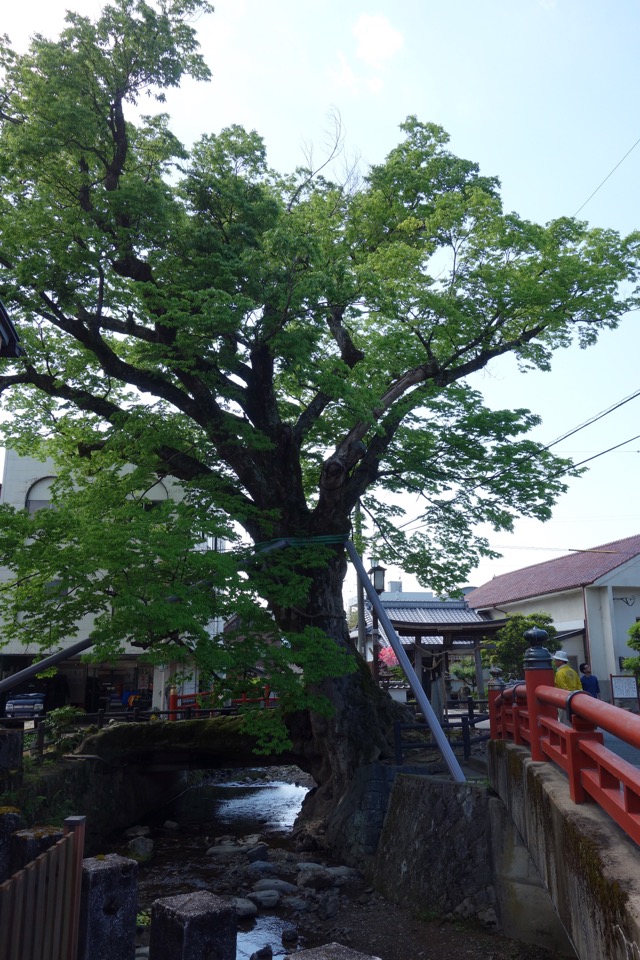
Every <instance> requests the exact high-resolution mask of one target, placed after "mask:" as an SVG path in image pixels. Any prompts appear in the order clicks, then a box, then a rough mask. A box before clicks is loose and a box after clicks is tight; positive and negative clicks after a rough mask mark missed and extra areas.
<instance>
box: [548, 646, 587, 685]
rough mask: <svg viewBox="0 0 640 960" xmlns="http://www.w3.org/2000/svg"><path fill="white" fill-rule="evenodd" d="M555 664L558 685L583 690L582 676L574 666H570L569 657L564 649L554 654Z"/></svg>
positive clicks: (556, 683)
mask: <svg viewBox="0 0 640 960" xmlns="http://www.w3.org/2000/svg"><path fill="white" fill-rule="evenodd" d="M553 666H554V667H555V671H556V678H555V685H556V687H560V689H561V690H582V684H581V683H580V677H579V676H578V674H577V673H576V672H575V670H574V669H573V667H570V666H569V657H568V656H567V654H566V653H565V651H564V650H556V652H555V653H554V654H553Z"/></svg>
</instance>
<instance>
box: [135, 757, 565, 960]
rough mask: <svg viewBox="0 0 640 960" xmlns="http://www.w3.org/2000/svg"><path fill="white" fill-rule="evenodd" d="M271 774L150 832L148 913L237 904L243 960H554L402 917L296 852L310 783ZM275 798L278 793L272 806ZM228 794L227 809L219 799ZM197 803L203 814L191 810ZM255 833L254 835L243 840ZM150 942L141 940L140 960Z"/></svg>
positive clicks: (463, 926)
mask: <svg viewBox="0 0 640 960" xmlns="http://www.w3.org/2000/svg"><path fill="white" fill-rule="evenodd" d="M273 773H274V771H273V770H269V771H268V778H267V776H266V775H265V774H266V771H265V772H261V771H259V770H252V771H243V772H242V774H241V773H240V771H233V777H234V779H233V781H232V782H231V783H228V782H227V783H225V776H228V774H225V773H224V772H218V773H217V774H216V775H215V778H214V779H215V781H216V783H215V784H210V786H208V787H205V788H204V789H198V790H197V791H194V793H193V796H192V797H190V798H189V797H187V798H186V799H187V800H188V803H187V804H186V805H183V808H182V810H183V813H182V814H181V812H180V804H178V806H177V807H175V808H174V809H173V810H171V811H169V813H168V816H170V817H171V818H172V819H168V820H165V821H163V822H162V823H161V822H159V821H158V822H156V823H155V824H151V825H150V827H149V835H150V837H151V838H152V839H153V842H154V855H153V858H152V860H151V861H149V862H148V863H146V864H141V867H140V875H139V908H140V911H141V912H144V911H148V910H149V909H150V907H151V904H152V902H153V901H154V900H155V899H157V898H158V897H162V896H172V895H174V894H177V893H187V892H191V891H196V890H203V889H206V890H208V891H210V892H212V893H215V894H217V895H219V896H223V897H228V898H231V899H233V900H234V902H235V903H236V905H237V909H238V912H239V914H240V920H239V924H240V935H239V938H238V954H237V957H238V960H249V958H250V957H251V956H252V954H253V953H255V952H256V951H258V950H261V949H262V948H263V947H267V948H270V950H271V955H272V956H274V957H278V956H286V955H291V954H295V952H296V950H297V949H300V948H301V947H312V946H319V945H321V944H324V943H329V942H333V941H337V942H339V943H342V944H345V945H347V946H350V947H352V948H353V949H355V950H359V951H361V952H362V953H365V954H370V955H374V956H376V957H379V958H380V960H436V958H437V960H441V958H442V957H443V956H455V957H456V960H458V958H463V960H549V957H550V955H549V954H548V953H547V952H546V951H544V950H540V949H537V948H533V947H528V946H526V945H524V944H520V943H517V942H516V941H513V940H509V939H506V938H504V937H501V936H498V935H496V934H493V933H491V932H489V931H488V930H486V929H482V928H481V927H479V926H477V925H475V924H471V923H469V922H466V921H464V920H462V919H450V920H446V921H443V920H441V919H439V918H436V917H435V916H433V915H430V913H429V909H428V905H425V907H424V909H423V910H421V911H413V912H412V911H409V910H406V909H403V907H401V906H398V905H396V904H393V903H391V902H389V901H388V900H386V899H385V898H384V897H382V896H380V895H379V894H378V893H377V892H376V891H374V890H373V889H372V887H371V886H370V885H369V884H368V883H367V881H366V880H365V879H364V878H363V877H362V876H361V875H360V874H359V873H358V872H357V871H355V870H352V869H349V868H347V867H345V866H343V865H341V864H339V863H337V862H335V861H333V860H329V859H328V858H326V857H324V856H323V855H322V853H321V852H319V851H318V850H313V851H309V850H308V849H307V850H301V849H296V844H295V839H292V836H291V833H290V825H291V823H292V822H293V817H294V816H295V810H294V807H295V805H296V804H297V805H299V802H300V799H301V795H302V794H303V793H304V786H303V785H302V784H301V783H300V780H301V778H304V775H303V774H301V773H300V771H295V770H291V768H289V769H283V770H278V772H277V775H278V781H279V783H280V784H281V786H280V787H275V786H274V784H273V782H272V781H271V779H270V778H271V776H272V775H273ZM305 786H306V784H305ZM274 790H279V791H280V793H279V794H277V793H275V792H273V798H272V799H270V792H272V791H274ZM216 791H218V793H216ZM296 791H300V792H299V793H298V794H297V795H296ZM226 792H228V794H229V799H228V800H224V799H223V800H219V799H214V798H215V797H216V796H218V794H219V793H221V795H222V796H223V797H224V795H225V793H226ZM191 803H197V804H198V805H200V807H201V809H199V810H193V809H190V808H189V804H191ZM212 804H213V805H215V811H214V814H213V815H214V816H215V820H213V819H212V820H211V821H210V822H209V823H206V822H202V823H199V822H198V820H197V818H198V817H199V816H200V815H201V813H202V809H205V808H207V806H208V805H209V806H211V805H212ZM291 804H293V807H292V806H291ZM234 809H235V811H236V812H235V814H234V813H231V814H230V811H232V810H234ZM278 810H279V812H278ZM287 810H288V811H289V812H288V813H287V812H286V811H287ZM209 816H212V814H209ZM274 817H275V820H274ZM214 824H215V832H212V828H214ZM251 825H252V832H251V833H243V832H242V830H243V829H246V828H247V827H250V826H251ZM261 828H262V829H261ZM238 831H240V832H238ZM118 852H120V853H125V854H126V849H125V848H121V849H120V850H118ZM145 941H146V933H145V931H144V930H142V931H141V932H140V935H139V943H138V946H139V948H140V951H139V957H140V960H142V957H143V956H144V953H143V950H144V945H145ZM268 955H269V951H268V950H267V952H266V953H265V956H268Z"/></svg>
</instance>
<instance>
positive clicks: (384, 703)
mask: <svg viewBox="0 0 640 960" xmlns="http://www.w3.org/2000/svg"><path fill="white" fill-rule="evenodd" d="M344 569H345V559H344V553H343V550H342V548H341V547H340V548H338V549H337V550H336V555H335V561H334V562H332V563H330V564H329V565H328V567H327V569H326V570H323V571H322V572H321V573H320V575H318V573H317V571H316V576H315V579H314V583H313V586H312V590H311V595H310V597H309V602H308V604H307V608H306V611H305V613H304V614H302V615H300V614H298V615H296V614H295V613H294V614H293V615H292V613H291V611H286V614H285V611H279V616H278V617H277V619H278V622H279V625H280V626H281V627H282V628H283V630H284V632H285V633H286V630H287V628H290V629H293V630H300V629H302V628H303V627H304V625H305V623H307V624H308V623H309V622H310V620H309V618H311V617H313V618H314V619H313V620H312V622H313V625H314V626H316V627H319V628H320V629H322V630H323V631H324V632H325V633H326V634H327V635H328V636H329V637H331V638H332V639H333V640H334V642H335V643H336V644H337V645H338V646H339V647H341V648H343V649H347V650H348V651H349V653H350V655H351V656H352V657H353V658H354V662H355V664H356V669H355V670H354V672H352V673H348V674H346V675H344V676H340V677H329V678H327V679H325V680H324V681H323V682H322V683H321V684H320V685H319V687H318V688H317V689H318V692H319V693H322V694H323V695H324V696H325V697H326V698H327V699H328V700H329V702H330V703H331V705H332V708H333V713H332V715H331V716H329V717H326V716H321V715H318V714H316V713H313V712H306V713H304V714H297V715H295V716H294V717H292V718H291V720H290V723H289V730H290V735H291V738H292V742H293V751H294V753H295V754H297V755H298V756H299V757H300V766H301V767H303V768H304V769H305V770H307V771H308V772H309V773H311V775H312V776H313V778H314V780H315V781H316V783H317V784H318V789H317V790H316V791H315V792H314V793H313V794H312V795H311V796H310V797H309V798H308V800H307V802H306V803H305V806H304V809H303V813H302V820H303V821H306V822H309V821H319V820H325V819H326V817H327V816H328V815H329V814H330V813H331V812H332V810H333V809H334V808H335V807H336V806H337V804H338V803H339V802H340V800H341V799H342V797H343V796H344V794H345V792H346V791H347V789H348V787H349V784H350V782H351V779H352V777H353V774H354V772H355V770H356V769H357V768H358V767H359V766H361V765H363V764H367V763H372V762H373V761H375V760H378V759H380V758H381V757H390V756H392V743H393V739H392V734H393V721H394V719H397V718H398V716H399V715H400V714H401V713H402V708H400V707H399V705H398V704H396V703H394V701H392V700H391V698H390V697H389V696H388V694H386V693H384V692H383V691H381V690H380V689H379V687H378V686H377V685H376V684H375V683H374V681H373V678H372V676H371V672H370V670H369V667H368V666H367V665H366V664H365V662H364V661H363V660H362V658H361V657H360V655H359V654H358V653H357V652H356V650H355V647H354V645H353V644H352V643H351V641H350V639H349V632H348V628H347V621H346V616H345V612H344V604H343V600H342V584H343V580H344ZM302 618H304V620H303V619H302Z"/></svg>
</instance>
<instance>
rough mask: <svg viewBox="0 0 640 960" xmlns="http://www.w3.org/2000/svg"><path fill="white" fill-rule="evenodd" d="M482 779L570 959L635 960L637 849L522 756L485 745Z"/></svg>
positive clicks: (639, 907)
mask: <svg viewBox="0 0 640 960" xmlns="http://www.w3.org/2000/svg"><path fill="white" fill-rule="evenodd" d="M488 757H489V777H490V780H491V783H492V785H493V787H494V789H495V790H496V792H497V793H498V795H499V796H500V798H501V799H502V800H503V802H504V804H505V806H506V807H507V808H508V811H509V815H510V817H511V818H512V820H513V822H514V823H515V825H516V827H517V829H518V831H519V832H520V834H521V835H522V837H523V838H524V840H525V843H526V845H527V848H528V850H529V852H530V854H531V857H532V860H533V862H534V863H535V865H536V867H537V869H538V870H539V872H540V875H541V877H542V879H543V882H544V885H545V887H546V889H547V890H548V891H549V894H550V896H551V899H552V901H553V903H554V906H555V908H556V910H557V912H558V916H559V917H560V919H561V921H562V924H563V926H564V928H565V929H566V931H567V933H568V935H569V937H570V939H571V941H572V943H573V945H574V947H575V950H576V953H577V954H578V956H579V957H580V958H583V960H640V856H639V851H638V847H637V846H636V845H635V844H634V843H633V842H632V841H631V840H629V839H628V837H627V836H626V835H625V834H624V833H623V832H622V831H621V830H620V829H619V828H618V827H617V826H616V825H615V824H614V823H613V821H612V820H611V819H610V818H609V817H608V816H607V815H606V814H605V813H603V811H601V810H600V809H599V808H598V807H596V806H595V805H593V804H588V803H587V804H574V803H572V801H571V800H570V798H569V789H568V784H567V780H566V777H565V776H564V775H563V774H562V772H561V771H559V770H558V769H557V768H555V767H554V766H553V765H552V764H550V763H535V762H534V761H532V760H531V758H530V755H529V752H528V750H525V749H524V748H522V747H516V746H514V745H513V744H510V743H507V742H505V741H493V742H491V743H490V744H489V752H488Z"/></svg>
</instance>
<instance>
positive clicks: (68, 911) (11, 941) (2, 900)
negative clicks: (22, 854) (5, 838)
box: [0, 817, 85, 960]
mask: <svg viewBox="0 0 640 960" xmlns="http://www.w3.org/2000/svg"><path fill="white" fill-rule="evenodd" d="M84 834H85V817H67V819H66V820H65V821H64V836H63V837H62V839H61V840H58V842H57V843H56V844H54V845H53V846H52V847H50V848H49V849H48V850H45V852H44V853H41V854H40V856H39V857H37V858H36V859H35V860H34V861H32V862H31V863H28V864H27V866H26V867H25V868H24V869H23V870H19V871H18V873H16V874H14V875H13V877H10V878H9V879H8V880H5V882H4V883H2V884H0V958H1V960H76V957H77V954H78V928H79V921H80V891H81V886H82V856H83V852H84ZM36 918H37V922H36Z"/></svg>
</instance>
